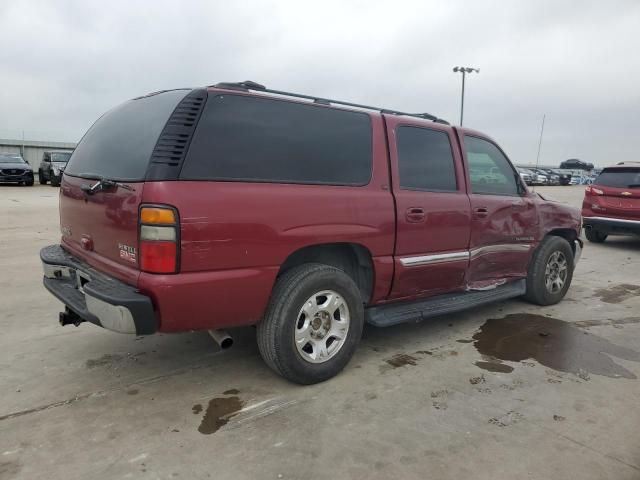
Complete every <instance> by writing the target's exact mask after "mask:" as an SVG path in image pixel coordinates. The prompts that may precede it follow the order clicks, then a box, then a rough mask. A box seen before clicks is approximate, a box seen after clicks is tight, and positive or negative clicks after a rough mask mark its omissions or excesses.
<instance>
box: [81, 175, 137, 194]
mask: <svg viewBox="0 0 640 480" xmlns="http://www.w3.org/2000/svg"><path fill="white" fill-rule="evenodd" d="M115 187H120V188H124V189H125V190H130V191H133V190H134V189H133V187H131V186H129V185H127V184H125V183H120V182H116V181H115V180H110V179H108V178H104V177H103V178H100V179H99V180H98V181H97V182H96V183H94V184H93V185H82V186H81V187H80V189H81V190H82V191H83V192H85V193H86V194H87V195H93V194H94V193H97V192H102V191H103V190H110V189H112V188H115Z"/></svg>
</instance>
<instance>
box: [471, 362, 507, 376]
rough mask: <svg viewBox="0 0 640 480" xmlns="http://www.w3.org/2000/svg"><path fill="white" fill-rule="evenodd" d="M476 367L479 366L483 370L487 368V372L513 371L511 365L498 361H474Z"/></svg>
mask: <svg viewBox="0 0 640 480" xmlns="http://www.w3.org/2000/svg"><path fill="white" fill-rule="evenodd" d="M476 367H480V368H482V369H483V370H487V371H489V372H498V373H511V372H513V367H512V366H510V365H505V364H504V363H499V362H476Z"/></svg>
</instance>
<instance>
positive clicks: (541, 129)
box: [532, 113, 547, 191]
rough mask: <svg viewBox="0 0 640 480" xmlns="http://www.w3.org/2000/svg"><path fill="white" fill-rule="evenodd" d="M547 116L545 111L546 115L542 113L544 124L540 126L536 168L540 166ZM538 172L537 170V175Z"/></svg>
mask: <svg viewBox="0 0 640 480" xmlns="http://www.w3.org/2000/svg"><path fill="white" fill-rule="evenodd" d="M546 117H547V114H546V113H545V114H544V115H542V126H541V127H540V140H539V141H538V154H537V155H536V169H537V168H538V165H540V149H541V148H542V134H543V133H544V119H545V118H546ZM537 174H538V172H536V175H537ZM532 190H533V191H535V186H534V187H533V189H532Z"/></svg>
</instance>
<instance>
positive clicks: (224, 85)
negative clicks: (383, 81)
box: [208, 80, 450, 125]
mask: <svg viewBox="0 0 640 480" xmlns="http://www.w3.org/2000/svg"><path fill="white" fill-rule="evenodd" d="M208 88H209V89H211V90H213V89H215V90H234V91H242V92H249V91H253V92H260V93H269V94H272V95H274V96H277V97H281V96H284V97H292V98H299V99H304V100H312V101H313V103H317V104H320V105H326V106H346V107H355V108H358V109H363V110H375V111H378V112H379V113H386V114H389V115H406V116H410V117H417V118H421V119H423V120H431V121H433V122H436V123H442V124H445V125H450V124H449V122H447V121H446V120H443V119H442V118H438V117H436V116H435V115H431V114H430V113H407V112H401V111H398V110H391V109H387V108H381V107H373V106H370V105H363V104H359V103H352V102H345V101H342V100H332V99H328V98H322V97H315V96H312V95H304V94H300V93H292V92H285V91H283V90H272V89H269V88H267V87H265V86H264V85H261V84H259V83H256V82H252V81H251V80H246V81H244V82H235V83H234V82H221V83H217V84H215V85H210V86H209V87H208Z"/></svg>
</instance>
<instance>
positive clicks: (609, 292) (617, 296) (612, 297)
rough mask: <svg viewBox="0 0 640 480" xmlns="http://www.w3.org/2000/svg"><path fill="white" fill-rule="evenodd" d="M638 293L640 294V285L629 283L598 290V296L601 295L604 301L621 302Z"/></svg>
mask: <svg viewBox="0 0 640 480" xmlns="http://www.w3.org/2000/svg"><path fill="white" fill-rule="evenodd" d="M637 295H640V285H631V284H629V283H622V284H620V285H613V286H611V287H607V288H601V289H599V290H596V297H600V300H602V301H603V302H604V303H620V302H623V301H625V300H627V299H628V298H632V297H635V296H637Z"/></svg>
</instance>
